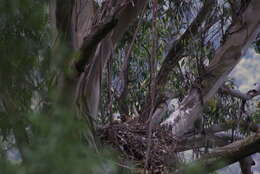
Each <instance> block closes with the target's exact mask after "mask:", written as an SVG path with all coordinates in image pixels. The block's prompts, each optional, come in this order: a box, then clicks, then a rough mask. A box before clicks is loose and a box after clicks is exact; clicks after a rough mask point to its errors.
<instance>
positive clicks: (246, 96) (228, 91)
mask: <svg viewBox="0 0 260 174" xmlns="http://www.w3.org/2000/svg"><path fill="white" fill-rule="evenodd" d="M220 91H221V92H223V93H226V94H228V95H231V96H233V97H237V98H240V99H242V100H250V99H252V98H254V97H256V96H258V95H260V83H257V84H256V87H255V88H254V89H252V90H249V91H248V92H247V93H243V92H241V91H239V90H236V89H231V88H228V87H225V86H224V87H222V88H220Z"/></svg>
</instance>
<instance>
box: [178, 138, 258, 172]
mask: <svg viewBox="0 0 260 174" xmlns="http://www.w3.org/2000/svg"><path fill="white" fill-rule="evenodd" d="M259 147H260V134H259V133H257V134H256V135H253V136H250V137H248V138H245V139H244V140H239V141H236V142H234V143H232V144H229V145H227V146H224V147H220V148H218V149H216V150H214V151H213V152H211V153H209V154H206V155H204V156H203V157H201V158H200V159H199V160H196V161H195V162H193V163H191V164H189V165H187V166H185V167H183V168H181V169H180V170H178V171H177V172H175V173H176V174H185V173H189V172H190V171H193V173H194V174H196V173H198V174H204V173H205V174H206V173H209V172H212V171H215V170H217V169H220V168H223V167H225V166H228V165H230V164H233V163H235V162H237V161H240V160H242V159H244V158H246V157H247V156H250V155H252V154H254V153H257V152H259V151H260V148H259Z"/></svg>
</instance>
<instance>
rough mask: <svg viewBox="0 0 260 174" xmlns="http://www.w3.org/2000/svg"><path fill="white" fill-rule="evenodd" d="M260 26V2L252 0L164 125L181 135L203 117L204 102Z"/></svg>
mask: <svg viewBox="0 0 260 174" xmlns="http://www.w3.org/2000/svg"><path fill="white" fill-rule="evenodd" d="M259 27H260V1H258V0H252V1H251V3H250V4H249V5H248V7H247V9H246V10H245V11H244V12H243V14H241V19H240V20H238V21H236V22H234V23H233V24H232V27H231V28H230V30H229V33H230V34H229V36H228V39H227V40H226V41H225V43H224V44H223V46H221V47H220V48H219V49H218V50H217V51H216V54H215V56H214V58H213V60H212V62H210V65H209V67H208V68H207V70H206V73H205V75H204V76H202V77H201V81H200V82H199V83H198V84H196V86H194V87H193V88H192V89H191V90H190V92H189V94H188V95H187V96H186V97H185V98H184V99H183V101H182V103H181V104H180V106H179V108H177V109H176V111H175V112H173V113H172V114H171V115H170V117H169V118H168V119H167V120H165V121H164V122H163V123H162V126H168V127H170V128H171V129H172V133H173V134H174V135H175V136H182V135H183V134H184V133H185V132H186V131H188V130H189V129H191V128H192V127H193V125H194V122H195V121H196V120H198V119H199V118H200V117H201V115H200V113H201V112H202V106H203V103H205V102H207V101H208V100H209V99H210V98H211V97H212V96H214V95H215V94H216V92H217V90H218V89H219V88H220V87H221V86H222V85H223V82H224V81H225V80H226V77H227V75H228V74H229V73H230V72H231V71H232V69H233V68H234V67H235V66H236V65H237V64H238V62H239V61H240V59H241V56H243V55H244V54H245V52H246V50H247V49H248V47H249V45H250V44H251V43H252V42H253V41H254V39H255V38H256V35H257V34H258V32H259Z"/></svg>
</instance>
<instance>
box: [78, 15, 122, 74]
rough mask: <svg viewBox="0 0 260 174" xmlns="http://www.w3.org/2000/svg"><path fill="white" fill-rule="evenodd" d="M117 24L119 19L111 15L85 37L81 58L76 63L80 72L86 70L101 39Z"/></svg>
mask: <svg viewBox="0 0 260 174" xmlns="http://www.w3.org/2000/svg"><path fill="white" fill-rule="evenodd" d="M116 24H117V20H116V19H115V18H114V17H110V18H108V19H107V21H105V22H104V23H101V24H100V25H98V26H96V27H95V28H94V31H92V32H91V33H89V35H87V36H86V37H85V38H84V41H83V44H82V47H81V49H80V51H81V56H80V59H79V60H78V61H77V62H76V64H75V66H76V69H77V71H78V72H79V73H82V72H83V71H84V67H85V65H86V64H87V62H88V61H89V59H90V57H92V56H93V54H94V53H95V51H96V48H97V46H98V44H99V43H100V41H101V40H102V39H104V38H105V37H106V36H107V35H108V33H110V32H111V31H112V29H113V28H114V27H115V26H116Z"/></svg>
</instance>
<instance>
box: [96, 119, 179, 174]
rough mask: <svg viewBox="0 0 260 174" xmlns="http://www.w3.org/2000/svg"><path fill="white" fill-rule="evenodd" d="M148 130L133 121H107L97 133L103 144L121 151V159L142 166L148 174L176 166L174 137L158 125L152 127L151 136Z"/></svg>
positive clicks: (163, 171)
mask: <svg viewBox="0 0 260 174" xmlns="http://www.w3.org/2000/svg"><path fill="white" fill-rule="evenodd" d="M148 130H149V129H148V125H146V124H141V123H138V122H134V121H133V122H129V123H127V122H126V123H113V124H110V125H108V126H106V127H105V128H103V129H102V130H101V131H100V132H99V133H100V137H101V140H102V142H103V143H105V144H109V145H112V146H113V147H114V148H116V149H117V150H119V151H120V152H121V154H122V159H126V158H127V160H130V161H133V162H135V163H136V165H137V166H138V167H139V168H144V167H146V169H147V170H148V171H149V172H150V173H168V171H169V170H170V169H171V168H175V166H176V165H177V161H178V160H177V158H176V147H177V145H178V140H177V139H175V138H174V137H173V136H172V134H171V131H168V130H166V129H164V128H162V127H155V128H153V130H152V132H151V133H150V135H151V138H149V131H148ZM148 144H150V150H148ZM147 152H149V153H148V154H149V155H146V154H147Z"/></svg>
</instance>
